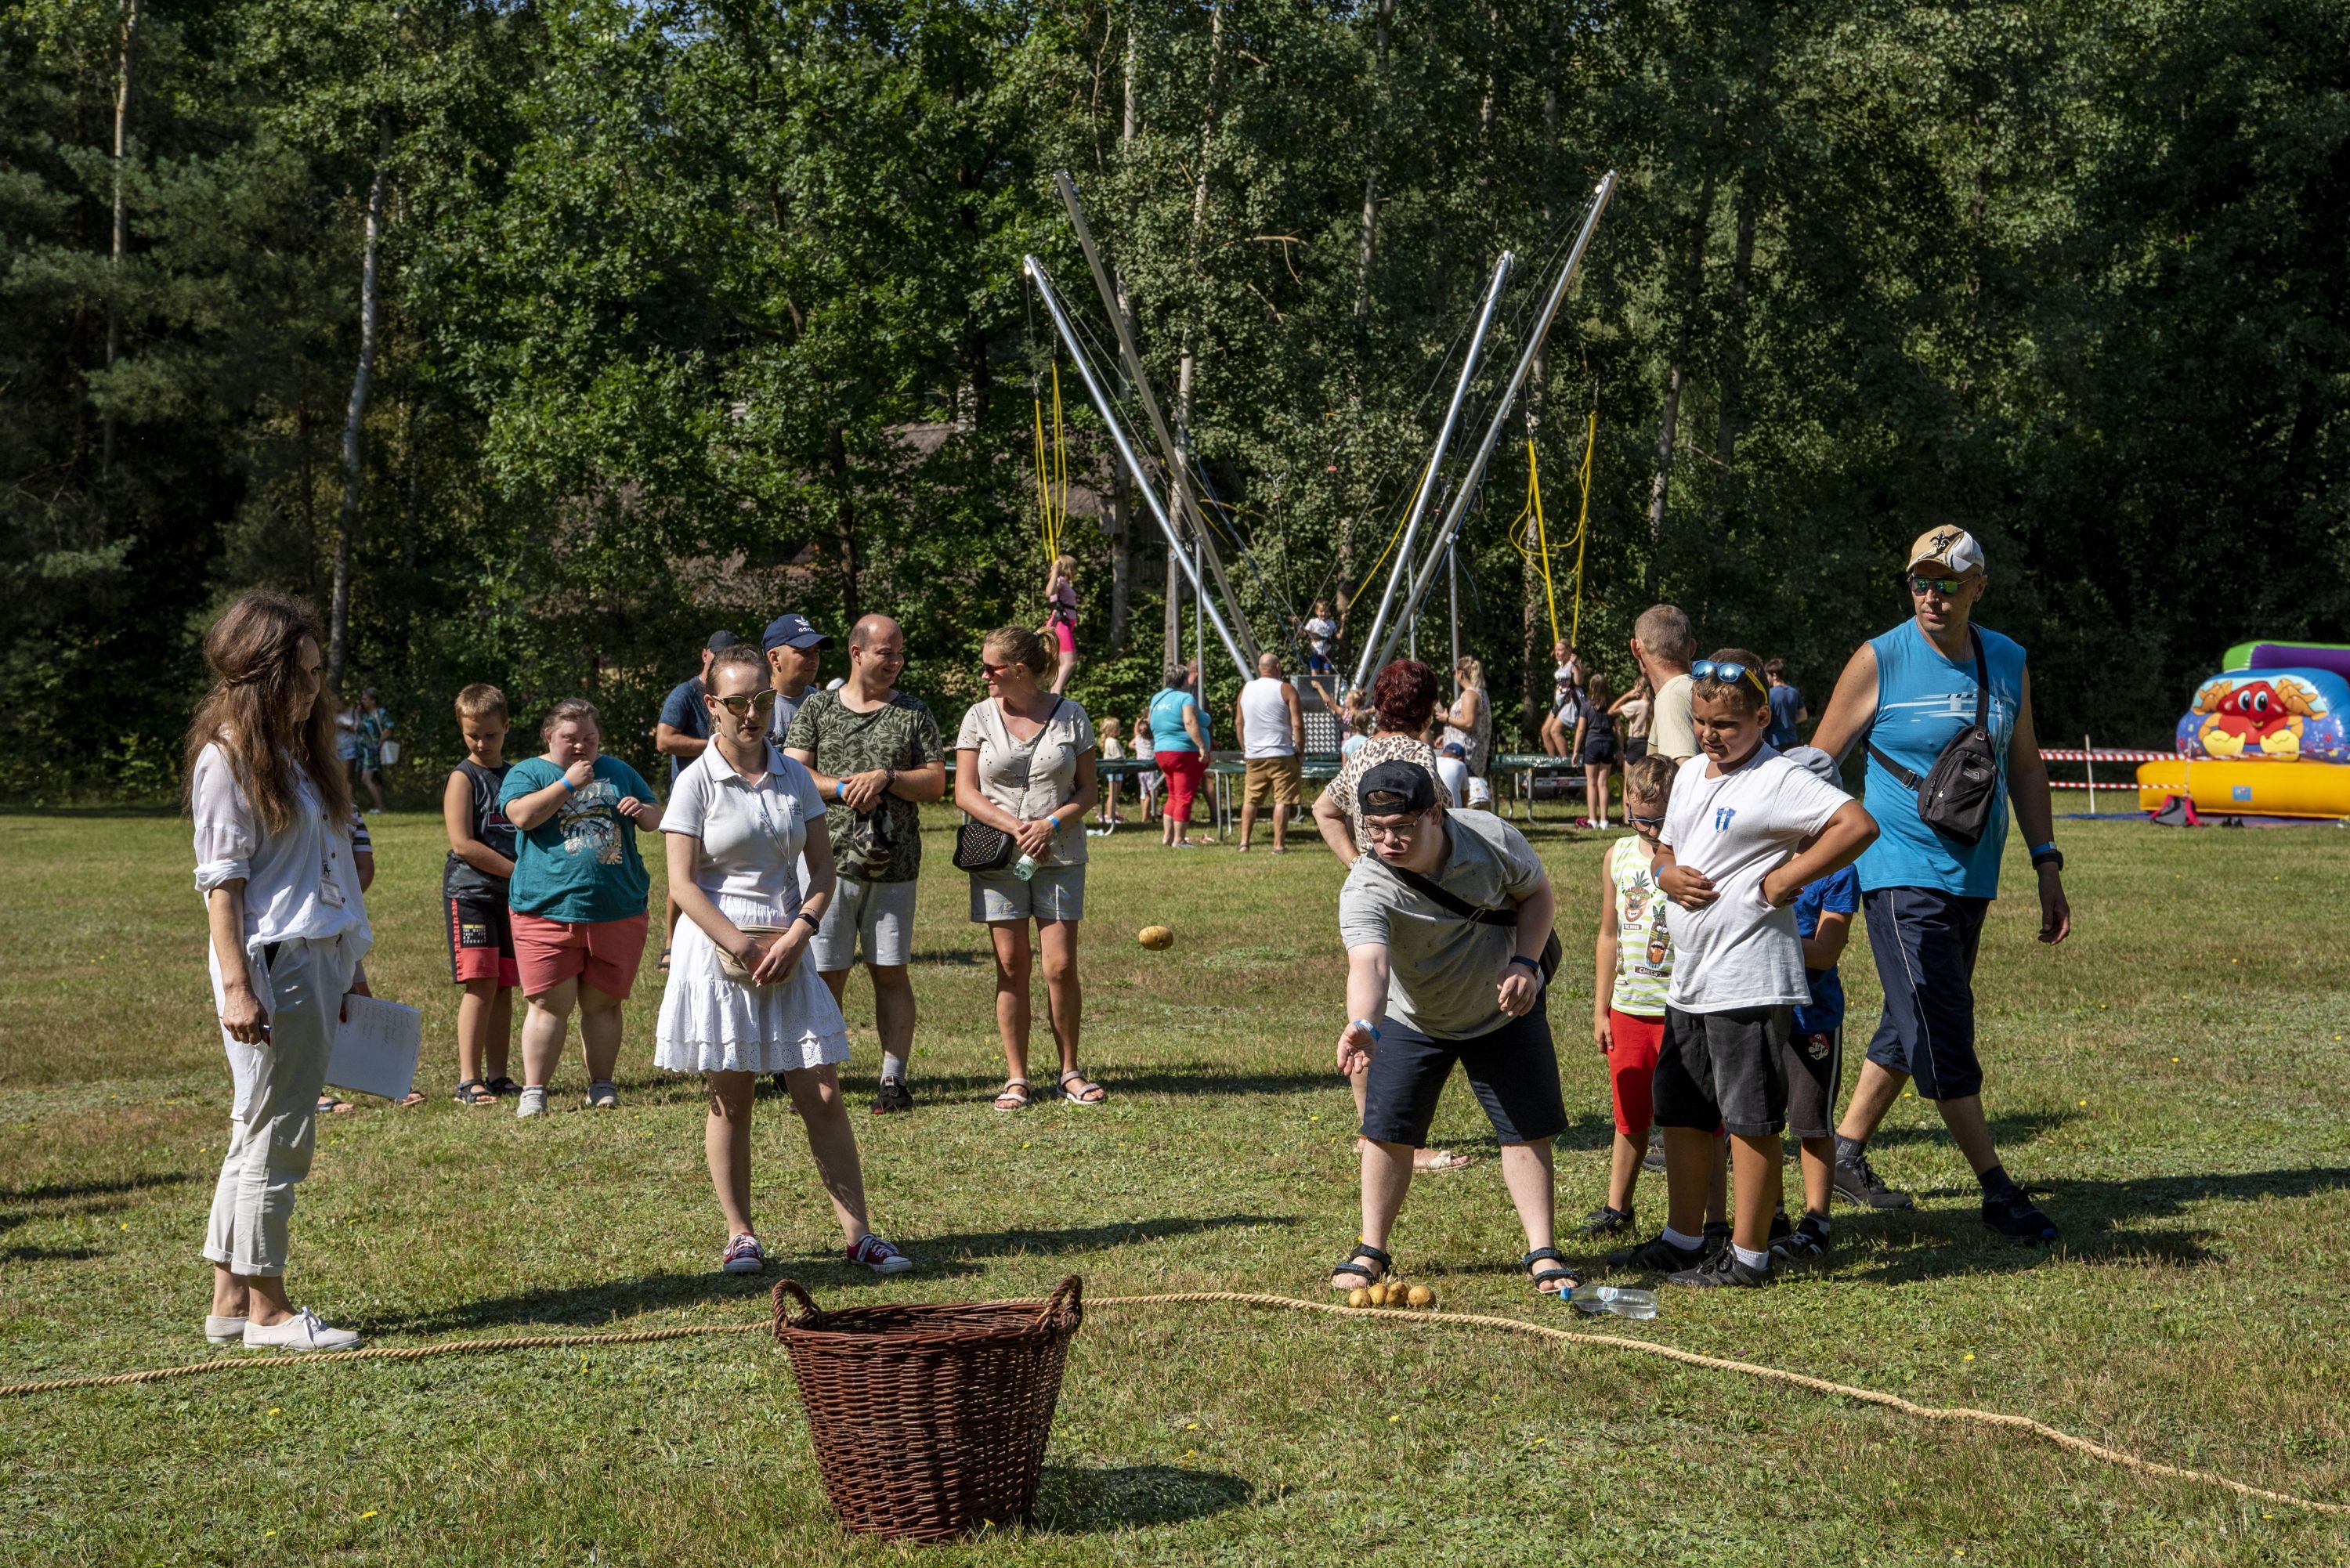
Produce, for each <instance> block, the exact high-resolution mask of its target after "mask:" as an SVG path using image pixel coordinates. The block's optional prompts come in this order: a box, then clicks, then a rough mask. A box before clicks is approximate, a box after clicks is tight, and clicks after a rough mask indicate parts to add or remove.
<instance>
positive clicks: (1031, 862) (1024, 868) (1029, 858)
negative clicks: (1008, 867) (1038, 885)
mask: <svg viewBox="0 0 2350 1568" xmlns="http://www.w3.org/2000/svg"><path fill="white" fill-rule="evenodd" d="M1012 874H1013V875H1014V877H1019V878H1020V879H1021V880H1022V881H1023V882H1025V881H1026V880H1028V878H1029V877H1034V876H1035V875H1036V857H1035V856H1034V855H1023V856H1022V857H1020V858H1019V859H1017V860H1014V862H1013V863H1012Z"/></svg>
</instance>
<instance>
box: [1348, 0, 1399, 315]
mask: <svg viewBox="0 0 2350 1568" xmlns="http://www.w3.org/2000/svg"><path fill="white" fill-rule="evenodd" d="M1394 18H1395V0H1378V10H1377V12H1376V13H1375V14H1374V18H1373V31H1374V36H1375V37H1376V38H1377V40H1378V45H1377V47H1378V73H1377V74H1376V75H1375V76H1374V77H1373V78H1372V85H1371V116H1370V119H1371V127H1370V133H1369V135H1368V137H1367V139H1366V143H1365V147H1364V152H1363V244H1362V253H1361V257H1360V259H1359V260H1358V261H1357V264H1356V266H1355V319H1356V320H1357V321H1360V320H1362V319H1363V318H1364V317H1367V316H1368V315H1370V313H1371V265H1372V264H1373V262H1375V261H1376V260H1377V259H1378V238H1379V133H1380V132H1381V130H1384V129H1385V128H1386V124H1387V112H1388V23H1389V22H1391V21H1393V20H1394Z"/></svg>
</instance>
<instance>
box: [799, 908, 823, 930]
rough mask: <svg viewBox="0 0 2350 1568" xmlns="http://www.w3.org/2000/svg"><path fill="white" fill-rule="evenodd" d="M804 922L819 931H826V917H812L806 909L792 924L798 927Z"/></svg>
mask: <svg viewBox="0 0 2350 1568" xmlns="http://www.w3.org/2000/svg"><path fill="white" fill-rule="evenodd" d="M802 920H806V922H807V923H808V924H809V925H810V926H812V927H814V928H815V929H817V930H819V931H820V930H822V929H824V917H823V916H821V915H811V914H809V913H808V912H807V911H806V909H802V910H801V911H800V912H799V913H798V914H796V915H794V916H793V917H792V923H793V924H794V925H797V924H798V923H799V922H800V921H802Z"/></svg>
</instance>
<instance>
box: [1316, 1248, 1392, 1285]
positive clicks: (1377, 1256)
mask: <svg viewBox="0 0 2350 1568" xmlns="http://www.w3.org/2000/svg"><path fill="white" fill-rule="evenodd" d="M1361 1258H1368V1259H1369V1260H1370V1261H1371V1262H1374V1263H1377V1264H1378V1266H1379V1272H1378V1273H1376V1274H1375V1273H1373V1272H1371V1271H1370V1270H1368V1269H1367V1268H1365V1267H1364V1266H1363V1265H1362V1264H1361V1263H1360V1262H1357V1259H1361ZM1394 1268H1395V1260H1394V1259H1393V1258H1390V1257H1388V1255H1387V1254H1386V1253H1385V1252H1382V1251H1379V1250H1378V1248H1377V1247H1374V1246H1372V1245H1371V1244H1370V1243H1369V1242H1368V1241H1357V1242H1356V1243H1355V1250H1354V1251H1351V1252H1349V1253H1347V1261H1346V1262H1343V1263H1333V1264H1332V1265H1331V1266H1330V1272H1332V1273H1334V1274H1354V1275H1356V1276H1357V1277H1358V1278H1360V1280H1361V1281H1362V1283H1363V1284H1366V1285H1375V1284H1378V1282H1380V1281H1381V1280H1383V1279H1386V1278H1387V1277H1388V1273H1389V1272H1391V1271H1392V1270H1393V1269H1394ZM1330 1288H1331V1289H1332V1290H1334V1291H1351V1290H1357V1289H1359V1288H1360V1287H1359V1286H1357V1285H1342V1284H1337V1283H1335V1282H1334V1283H1333V1284H1332V1285H1331V1286H1330Z"/></svg>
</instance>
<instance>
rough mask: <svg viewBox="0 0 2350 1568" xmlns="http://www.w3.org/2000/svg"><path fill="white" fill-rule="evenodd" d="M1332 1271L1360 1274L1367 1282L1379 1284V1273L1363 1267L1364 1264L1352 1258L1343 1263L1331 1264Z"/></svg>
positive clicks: (1335, 1272)
mask: <svg viewBox="0 0 2350 1568" xmlns="http://www.w3.org/2000/svg"><path fill="white" fill-rule="evenodd" d="M1330 1272H1332V1273H1334V1274H1360V1275H1361V1276H1362V1277H1363V1282H1365V1283H1366V1284H1377V1283H1378V1278H1379V1276H1378V1274H1375V1273H1373V1272H1371V1271H1370V1270H1368V1269H1367V1268H1365V1267H1363V1265H1362V1264H1360V1263H1358V1262H1355V1261H1354V1260H1353V1259H1352V1258H1349V1259H1347V1261H1346V1262H1343V1263H1333V1264H1331V1265H1330Z"/></svg>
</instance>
